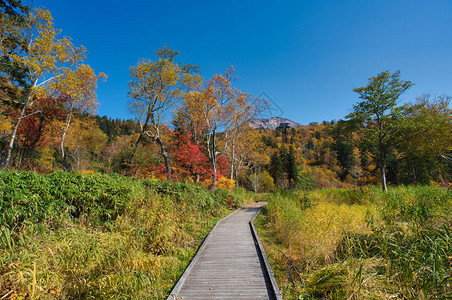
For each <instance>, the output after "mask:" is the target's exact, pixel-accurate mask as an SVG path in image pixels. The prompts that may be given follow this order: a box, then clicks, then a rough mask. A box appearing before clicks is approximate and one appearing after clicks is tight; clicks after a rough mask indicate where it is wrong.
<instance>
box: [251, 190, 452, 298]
mask: <svg viewBox="0 0 452 300" xmlns="http://www.w3.org/2000/svg"><path fill="white" fill-rule="evenodd" d="M268 201H269V204H268V206H267V207H266V208H265V209H264V210H263V212H262V214H261V216H260V217H259V218H258V219H257V220H256V224H257V225H258V226H257V227H258V232H259V235H260V236H261V240H262V241H263V243H264V247H265V250H266V252H267V255H268V256H269V259H270V262H271V264H272V267H273V269H274V271H275V275H276V277H277V280H278V284H279V286H280V288H281V290H282V293H283V296H284V298H285V299H450V297H451V296H452V293H451V262H450V260H451V256H452V251H451V250H452V249H451V226H452V223H451V220H452V196H451V191H450V190H448V189H444V188H438V187H432V186H424V187H422V186H413V187H397V188H391V189H390V190H389V192H388V193H387V194H385V193H383V192H382V191H381V190H380V189H379V188H377V187H369V188H362V189H343V190H327V189H325V190H315V191H312V192H308V193H304V192H281V193H277V194H271V195H269V196H268Z"/></svg>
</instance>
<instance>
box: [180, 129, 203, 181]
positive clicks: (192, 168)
mask: <svg viewBox="0 0 452 300" xmlns="http://www.w3.org/2000/svg"><path fill="white" fill-rule="evenodd" d="M175 135H176V143H175V147H174V149H173V153H174V154H173V157H174V158H175V166H176V168H177V169H178V170H179V172H181V173H182V174H183V175H185V176H191V177H192V178H193V179H194V180H195V181H200V180H203V179H206V178H208V177H210V175H211V174H212V168H211V167H210V164H209V159H208V157H207V155H206V154H205V153H204V152H203V151H202V149H201V147H200V145H198V144H194V143H192V141H191V134H189V133H181V132H176V134H175Z"/></svg>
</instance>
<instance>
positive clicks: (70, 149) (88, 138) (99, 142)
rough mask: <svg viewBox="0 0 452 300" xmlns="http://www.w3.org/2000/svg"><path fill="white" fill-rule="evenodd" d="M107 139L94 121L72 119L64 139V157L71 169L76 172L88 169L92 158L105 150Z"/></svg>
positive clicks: (85, 118)
mask: <svg viewBox="0 0 452 300" xmlns="http://www.w3.org/2000/svg"><path fill="white" fill-rule="evenodd" d="M107 139H108V137H107V135H106V134H105V133H103V132H102V131H101V130H100V128H99V127H98V126H97V123H96V121H95V120H93V119H90V118H88V117H86V116H85V117H79V118H73V125H72V126H71V127H70V128H69V129H68V131H67V137H66V140H67V142H66V148H67V153H66V155H67V157H68V158H70V159H71V161H72V164H71V165H72V168H73V169H74V170H77V171H80V170H86V169H89V168H90V167H91V161H92V160H93V158H95V157H96V156H99V155H100V154H101V151H102V150H103V149H104V148H105V146H106V143H107ZM68 166H69V165H68Z"/></svg>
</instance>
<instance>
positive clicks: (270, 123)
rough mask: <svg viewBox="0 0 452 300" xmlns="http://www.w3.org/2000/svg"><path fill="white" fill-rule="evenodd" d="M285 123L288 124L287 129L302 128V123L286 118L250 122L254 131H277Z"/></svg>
mask: <svg viewBox="0 0 452 300" xmlns="http://www.w3.org/2000/svg"><path fill="white" fill-rule="evenodd" d="M283 123H286V124H287V127H300V126H302V125H301V124H300V123H297V122H294V121H291V120H289V119H286V118H280V117H273V118H269V119H252V120H251V121H250V126H251V128H254V129H275V128H278V127H280V126H281V127H282V126H284V125H281V124H283Z"/></svg>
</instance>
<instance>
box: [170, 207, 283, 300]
mask: <svg viewBox="0 0 452 300" xmlns="http://www.w3.org/2000/svg"><path fill="white" fill-rule="evenodd" d="M262 205H263V204H260V203H259V204H255V205H253V206H248V207H246V208H242V209H241V210H238V211H236V212H234V213H233V214H231V215H229V216H228V217H226V218H225V219H223V220H221V221H220V222H218V224H217V225H216V226H215V227H214V229H213V230H212V231H211V233H210V234H209V236H208V237H207V238H206V240H205V241H204V244H203V245H202V246H201V247H200V249H199V251H198V254H197V255H196V256H195V258H194V259H193V261H192V263H191V264H190V265H189V266H188V268H187V270H186V271H185V273H184V274H183V275H182V277H181V278H180V280H179V282H178V283H177V284H176V286H175V287H174V289H173V291H172V292H171V295H170V296H169V297H168V300H170V299H184V300H189V299H199V300H202V299H282V297H281V294H280V293H279V289H278V287H277V286H276V282H275V281H274V277H273V273H272V271H271V269H269V265H268V262H267V261H266V257H265V253H262V251H263V250H262V251H261V250H260V249H261V247H262V246H261V245H260V242H259V239H258V237H257V235H256V236H254V234H253V230H254V227H253V226H252V225H251V223H250V222H251V221H252V220H254V217H255V216H256V215H257V214H258V212H259V210H260V209H261V207H262ZM254 233H255V232H254ZM275 286H276V287H275Z"/></svg>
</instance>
